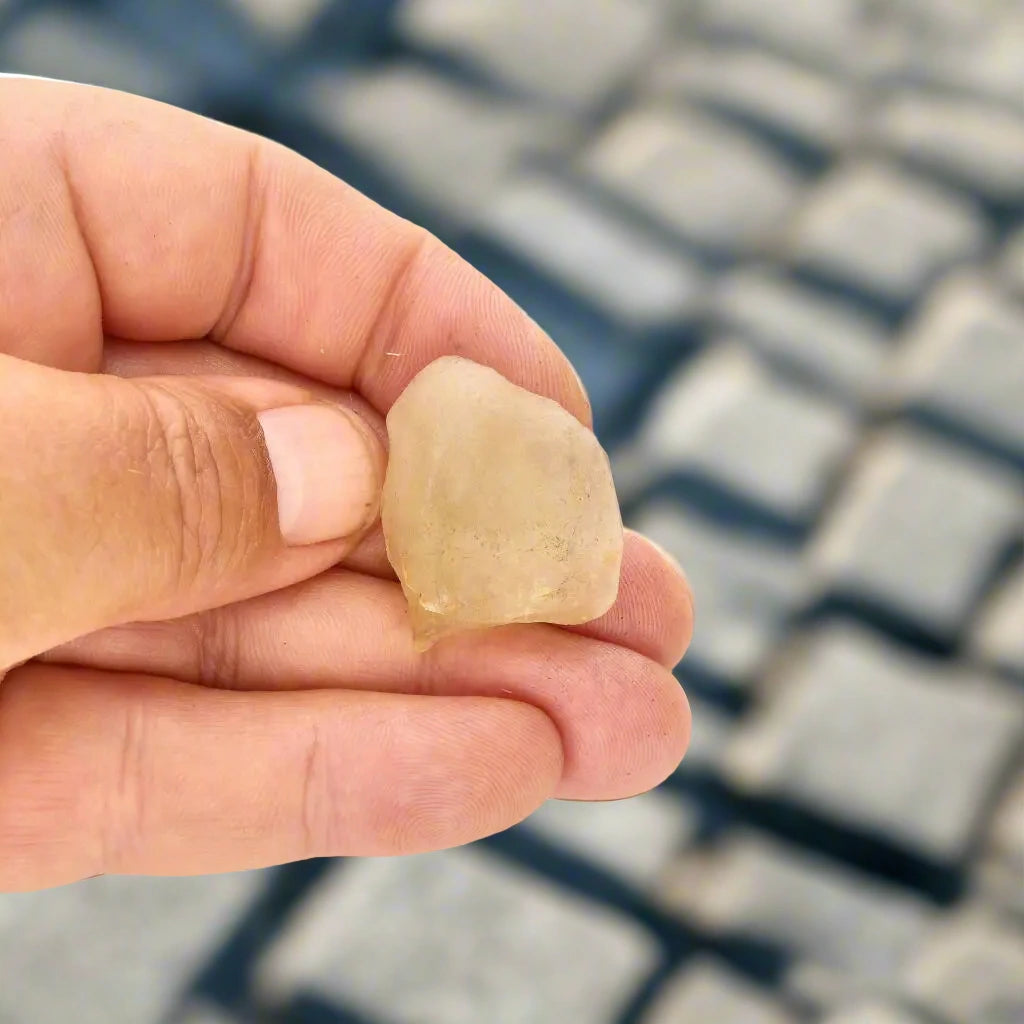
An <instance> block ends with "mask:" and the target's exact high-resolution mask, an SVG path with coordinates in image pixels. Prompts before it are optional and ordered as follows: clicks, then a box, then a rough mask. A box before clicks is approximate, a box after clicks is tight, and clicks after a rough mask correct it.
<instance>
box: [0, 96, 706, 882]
mask: <svg viewBox="0 0 1024 1024" xmlns="http://www.w3.org/2000/svg"><path fill="white" fill-rule="evenodd" d="M0 153H3V154H4V155H3V156H2V157H0V160H2V163H3V170H2V176H0V181H2V187H0V353H5V354H4V355H0V438H2V441H3V443H2V445H0V570H2V571H0V677H3V676H4V671H5V670H6V677H5V678H3V682H2V683H0V889H26V888H37V887H41V886H47V885H55V884H60V883H64V882H68V881H72V880H74V879H78V878H81V877H84V876H89V875H95V874H99V873H115V872H116V873H149V874H189V873H198V872H212V871H221V870H233V869H241V868H251V867H257V866H262V865H268V864H274V863H279V862H283V861H289V860H294V859H299V858H305V857H311V856H319V855H340V854H351V855H359V854H394V853H406V852H414V851H422V850H428V849H434V848H440V847H445V846H450V845H454V844H458V843H464V842H467V841H470V840H472V839H475V838H477V837H480V836H483V835H485V834H488V833H491V832H494V831H497V830H499V829H502V828H505V827H507V826H509V825H511V824H513V823H514V822H516V821H518V820H520V819H521V818H523V817H524V816H526V815H527V814H529V813H530V812H531V811H532V810H533V809H534V808H535V807H537V806H538V805H539V804H540V803H541V802H543V801H544V800H545V799H547V798H548V797H552V796H558V797H566V798H574V799H589V800H603V799H612V798H617V797H623V796H627V795H630V794H633V793H637V792H640V791H642V790H644V789H647V788H649V787H651V786H653V785H655V784H656V783H658V782H659V781H661V779H663V778H664V777H665V776H666V775H667V774H668V773H669V772H670V771H671V770H672V769H673V767H674V766H675V765H676V763H677V762H678V760H679V759H680V757H681V756H682V753H683V751H684V748H685V746H686V742H687V737H688V732H689V715H688V711H687V707H686V701H685V698H684V697H683V695H682V692H681V690H680V689H679V687H678V685H677V683H676V682H675V680H674V679H673V677H672V675H671V674H670V671H669V669H670V668H671V666H672V665H673V664H674V663H675V662H676V661H677V660H678V659H679V657H680V656H681V655H682V652H683V649H684V647H685V645H686V643H687V641H688V637H689V632H690V628H691V606H690V597H689V594H688V592H687V589H686V586H685V583H684V582H683V580H682V577H681V576H680V574H679V573H678V572H677V571H676V569H674V568H673V567H672V566H671V565H670V564H669V563H668V562H667V561H666V560H665V559H664V558H663V557H662V556H661V555H660V554H659V553H658V552H657V550H656V549H655V548H654V547H653V546H651V545H650V544H649V543H647V542H645V541H643V540H642V539H640V538H639V537H637V536H635V535H634V536H629V537H628V539H627V545H626V556H625V561H624V567H623V578H622V587H621V591H620V597H619V600H618V603H617V604H616V606H615V607H614V608H613V609H612V610H611V611H610V612H609V613H608V614H607V615H606V616H604V617H603V618H602V619H600V620H598V621H596V622H593V623H590V624H588V625H586V626H584V627H580V628H578V629H558V628H554V627H549V626H539V625H538V626H522V627H510V628H507V629H503V630H498V631H491V632H487V633H481V634H478V635H471V636H465V637H461V638H456V639H453V640H451V641H448V642H446V643H443V644H441V645H439V646H438V647H436V648H435V649H434V650H433V651H431V652H430V653H428V654H427V655H425V656H418V655H416V654H415V653H414V652H413V650H412V647H411V637H410V634H409V629H408V626H407V623H406V620H405V611H404V603H403V599H402V595H401V591H400V588H399V587H398V585H397V583H396V582H395V581H394V577H393V576H392V574H391V571H390V568H389V566H388V564H387V561H386V559H385V558H384V553H383V545H382V543H381V538H380V533H379V529H378V528H377V527H376V526H375V525H374V517H375V511H376V501H377V496H378V490H379V486H380V478H381V473H382V467H383V464H384V448H383V439H384V434H383V419H382V417H383V414H384V413H385V412H386V411H387V409H388V407H389V406H390V405H391V403H392V402H393V401H394V400H395V398H396V397H397V396H398V394H399V393H400V392H401V391H402V389H403V387H404V386H405V384H406V383H408V381H409V380H410V378H411V377H412V376H413V375H414V374H415V373H416V372H417V371H418V370H419V369H421V368H422V367H423V366H424V365H426V364H427V363H428V362H430V361H431V360H433V359H435V358H437V357H438V356H440V355H443V354H446V353H455V352H458V353H460V354H462V355H465V356H468V357H469V358H472V359H475V360H477V361H478V362H481V363H487V364H489V365H491V366H493V367H495V368H496V369H498V370H499V371H500V372H502V373H503V374H504V375H505V376H506V377H508V378H509V379H511V380H513V381H515V382H516V383H519V384H521V385H523V386H525V387H529V388H531V389H532V390H534V391H537V392H539V393H541V394H545V395H548V396H549V397H552V398H554V399H556V400H558V401H560V402H561V403H562V404H563V405H564V406H565V407H566V408H567V409H569V410H570V411H571V412H572V413H574V414H575V415H576V416H578V417H579V418H580V419H581V420H583V421H584V422H589V409H588V406H587V402H586V398H585V396H584V395H583V393H582V389H581V388H580V386H579V383H578V378H576V376H575V375H574V373H573V371H572V369H571V367H570V366H569V365H568V364H567V362H566V361H565V359H564V357H563V356H562V355H561V354H560V353H559V351H558V350H557V349H556V348H555V346H554V345H552V343H551V342H550V341H549V340H548V339H547V338H546V337H545V336H544V334H543V333H542V332H541V331H540V330H539V329H538V328H537V327H536V325H534V324H533V323H532V322H531V321H530V320H529V319H528V318H527V317H526V316H525V315H523V314H522V313H521V312H520V311H519V310H518V309H516V307H515V306H514V305H513V304H512V303H511V302H510V301H509V300H507V299H506V298H505V297H504V296H503V295H502V294H501V293H500V292H499V291H498V290H497V289H496V288H495V287H494V286H493V285H491V284H490V283H489V282H487V281H486V280H485V279H483V278H482V277H481V276H480V275H478V274H477V273H476V272H475V271H473V270H472V269H471V268H470V267H468V266H467V265H466V264H464V263H463V262H462V261H460V260H459V259H458V258H457V257H456V256H454V255H453V254H452V253H451V252H449V251H448V250H446V249H445V248H444V247H443V246H442V245H441V244H440V243H439V242H437V241H436V240H435V239H433V238H432V237H430V236H429V235H427V234H425V233H424V232H423V231H421V230H420V229H418V228H416V227H414V226H412V225H410V224H408V223H406V222H404V221H402V220H400V219H398V218H396V217H394V216H393V215H391V214H389V213H387V212H386V211H384V210H382V209H380V208H379V207H377V206H376V205H374V204H373V203H372V202H370V201H369V200H367V199H366V198H365V197H363V196H361V195H359V194H358V193H356V192H354V191H353V190H352V189H350V188H348V187H347V186H346V185H344V184H343V183H341V182H339V181H337V180H336V179H334V178H332V177H331V176H330V175H328V174H326V173H325V172H324V171H322V170H320V169H318V168H316V167H315V166H313V165H312V164H310V163H308V162H306V161H305V160H303V159H301V158H299V157H298V156H296V155H295V154H293V153H290V152H288V151H287V150H284V149H282V148H280V147H278V146H276V145H273V144H271V143H268V142H266V141H263V140H260V139H257V138H255V137H252V136H250V135H247V134H245V133H242V132H239V131H236V130H233V129H231V128H227V127H225V126H222V125H219V124H215V123H212V122H209V121H205V120H203V119H201V118H197V117H194V116H192V115H189V114H187V113H184V112H182V111H178V110H175V109H173V108H169V107H165V106H162V105H159V104H156V103H151V102H148V101H145V100H141V99H137V98H134V97H128V96H124V95H120V94H117V93H112V92H106V91H103V90H98V89H92V88H86V87H81V86H71V85H65V84H60V83H52V82H42V81H30V80H8V81H3V82H0ZM395 353H397V354H395ZM318 456H319V457H318Z"/></svg>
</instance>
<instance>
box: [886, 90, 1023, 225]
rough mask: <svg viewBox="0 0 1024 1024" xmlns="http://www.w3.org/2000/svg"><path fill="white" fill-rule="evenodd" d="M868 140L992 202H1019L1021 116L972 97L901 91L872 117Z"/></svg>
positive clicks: (1021, 140) (1021, 176)
mask: <svg viewBox="0 0 1024 1024" xmlns="http://www.w3.org/2000/svg"><path fill="white" fill-rule="evenodd" d="M867 138H868V139H869V140H870V143H871V144H873V145H875V146H878V147H880V148H882V149H884V150H886V151H888V152H889V153H891V154H893V155H895V156H898V157H900V158H902V159H903V160H906V161H908V162H909V163H911V164H913V165H915V166H916V167H917V168H918V169H920V170H923V171H925V172H926V173H935V174H938V175H941V176H942V177H944V178H946V179H948V180H950V181H952V182H954V183H956V184H957V185H960V186H963V187H965V188H968V189H971V190H973V191H975V192H977V193H978V194H980V195H981V196H983V197H984V198H986V199H989V200H992V201H994V202H997V203H1005V204H1012V205H1019V204H1020V203H1021V202H1022V201H1024V117H1021V116H1020V115H1017V114H1014V113H1013V112H1011V111H1008V110H1003V109H1000V108H998V107H994V106H993V105H992V104H990V103H982V102H979V101H976V100H970V99H964V98H957V97H948V96H941V95H936V94H934V93H928V92H923V91H919V90H903V91H901V92H898V93H897V94H896V95H894V96H893V97H892V98H890V99H889V100H888V101H887V102H885V103H884V104H883V105H882V106H881V107H880V108H879V110H878V111H877V112H876V114H875V115H874V116H873V117H872V118H871V121H870V124H869V127H868V130H867Z"/></svg>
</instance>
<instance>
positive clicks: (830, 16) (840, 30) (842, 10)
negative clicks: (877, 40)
mask: <svg viewBox="0 0 1024 1024" xmlns="http://www.w3.org/2000/svg"><path fill="white" fill-rule="evenodd" d="M696 7H697V11H696V13H695V20H696V23H697V26H698V27H699V28H700V29H702V30H703V31H704V32H705V33H706V34H708V35H710V36H712V37H717V38H723V39H729V40H736V41H740V42H749V43H755V44H757V45H763V46H768V47H771V48H773V49H778V50H781V51H782V52H784V53H789V54H792V55H793V56H796V57H799V58H801V59H803V60H806V61H809V62H810V63H813V64H818V65H821V66H822V67H825V68H826V69H828V70H830V71H832V70H835V69H840V70H848V69H849V68H851V67H852V66H854V62H855V58H856V57H857V50H858V46H859V44H861V42H862V39H863V24H864V22H863V13H864V12H863V7H864V4H863V0H810V2H804V3H793V0H698V2H697V4H696Z"/></svg>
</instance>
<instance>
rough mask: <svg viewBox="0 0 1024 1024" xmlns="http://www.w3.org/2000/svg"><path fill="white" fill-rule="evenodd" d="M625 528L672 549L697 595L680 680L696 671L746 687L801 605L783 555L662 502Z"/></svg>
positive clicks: (796, 578) (797, 583) (792, 567)
mask: <svg viewBox="0 0 1024 1024" xmlns="http://www.w3.org/2000/svg"><path fill="white" fill-rule="evenodd" d="M630 525H631V526H633V527H634V528H635V529H637V530H640V531H641V532H642V533H645V534H646V535H647V536H649V537H651V538H653V539H654V540H655V541H657V542H658V543H659V544H661V546H662V547H664V548H665V549H666V550H667V551H669V552H671V553H672V554H673V555H674V556H675V557H676V558H677V559H678V560H679V562H680V563H681V564H682V565H684V566H685V567H686V575H687V578H688V579H689V581H690V586H691V587H692V588H693V591H694V593H697V594H700V595H701V597H700V601H701V604H700V612H699V615H700V625H699V626H698V627H697V629H696V630H695V631H694V637H693V641H692V643H691V644H690V649H689V651H688V652H687V654H686V660H685V661H684V662H683V673H684V677H685V674H686V673H687V672H688V671H700V672H705V673H709V674H710V675H712V676H714V677H715V678H716V679H719V680H721V681H723V682H726V683H729V684H731V685H735V686H745V685H748V684H749V682H750V680H751V678H752V677H753V675H754V673H755V672H756V671H757V669H758V668H759V667H760V666H761V665H762V664H763V662H764V660H765V658H766V657H767V656H768V655H769V654H770V652H771V651H772V650H773V648H774V647H775V645H776V643H777V641H778V634H779V632H780V630H781V628H782V624H783V622H784V620H785V619H786V617H787V615H788V614H789V613H790V611H791V610H792V609H793V608H794V606H795V605H796V604H797V603H798V601H799V600H800V595H801V577H800V572H799V567H798V566H797V565H796V564H795V562H794V560H793V558H792V556H791V554H790V552H789V551H788V550H787V549H786V548H784V547H781V546H778V545H775V544H771V543H768V542H767V541H765V540H762V539H761V538H758V537H754V536H748V535H745V534H741V533H737V532H736V531H734V530H728V529H724V528H723V527H721V526H716V525H714V524H712V523H710V522H708V521H707V520H704V519H701V518H699V517H697V516H694V515H691V514H688V513H687V512H686V511H684V510H682V509H680V508H679V507H678V506H675V505H672V504H670V503H668V502H657V503H654V504H650V505H647V506H645V507H644V508H643V509H641V510H640V512H639V513H638V514H637V515H636V516H634V517H632V521H631V523H630Z"/></svg>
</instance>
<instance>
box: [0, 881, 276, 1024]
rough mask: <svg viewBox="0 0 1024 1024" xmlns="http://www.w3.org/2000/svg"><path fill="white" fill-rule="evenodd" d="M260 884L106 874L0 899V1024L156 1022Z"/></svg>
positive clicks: (124, 1023) (241, 911)
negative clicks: (0, 968)
mask: <svg viewBox="0 0 1024 1024" xmlns="http://www.w3.org/2000/svg"><path fill="white" fill-rule="evenodd" d="M264 881H265V875H263V874H262V873H260V872H256V871H252V872H241V873H238V874H228V875H214V876H209V877H205V878H126V877H120V878H115V877H109V878H93V879H89V880H87V881H84V882H78V883H76V884H75V885H71V886H67V887H65V888H61V889H52V890H49V891H44V892H37V893H23V894H18V895H6V896H0V957H2V959H3V963H4V983H3V985H2V986H0V1020H5V1021H8V1020H9V1021H75V1022H76V1024H160V1022H162V1021H164V1020H165V1015H166V1014H167V1013H168V1011H169V1010H170V1009H172V1008H173V1006H174V1005H175V1003H176V1002H177V1000H178V999H179V997H180V996H181V995H182V993H183V991H184V989H185V988H186V987H187V986H188V984H189V983H190V982H191V981H192V978H193V975H194V974H195V973H196V972H197V971H199V970H200V969H201V968H202V967H203V965H204V964H205V962H206V960H207V958H208V957H210V956H211V955H212V954H213V953H214V952H215V951H216V949H217V947H218V946H219V944H220V943H221V942H222V941H224V940H225V939H226V938H227V937H228V934H229V932H230V929H231V927H232V926H233V924H234V923H235V922H236V920H237V919H238V918H239V917H240V915H241V914H242V913H244V911H245V909H246V908H247V906H248V905H249V904H250V903H251V901H252V900H253V898H254V897H255V896H256V895H257V894H258V893H259V892H260V891H261V889H262V887H263V884H264Z"/></svg>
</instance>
